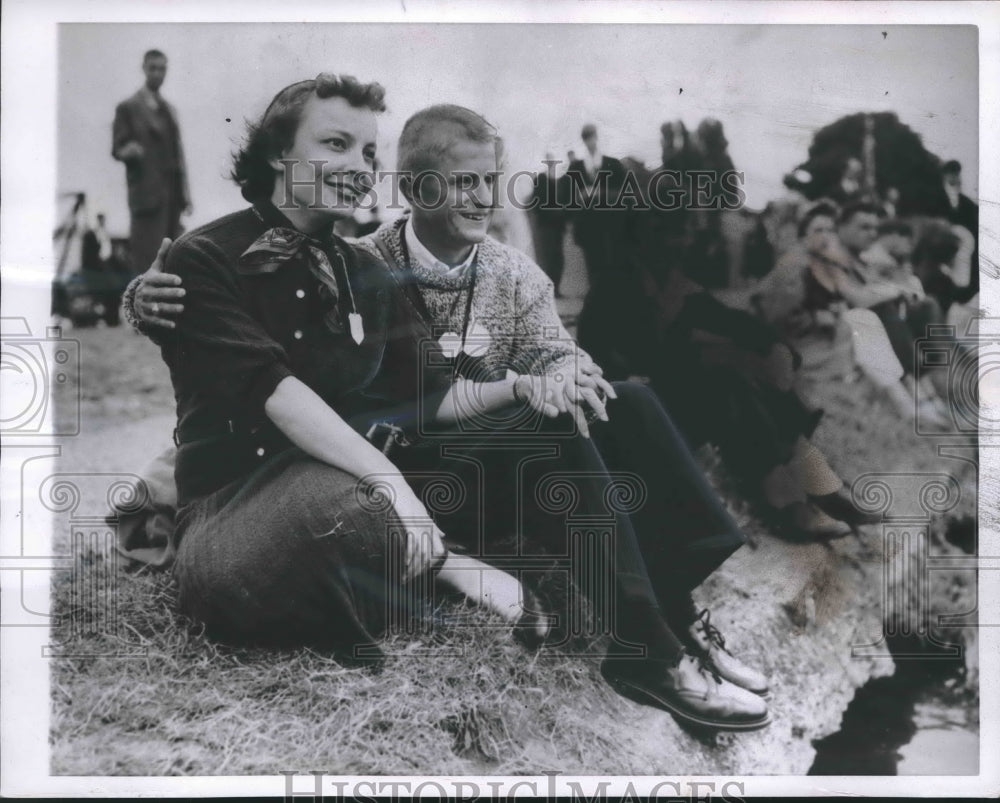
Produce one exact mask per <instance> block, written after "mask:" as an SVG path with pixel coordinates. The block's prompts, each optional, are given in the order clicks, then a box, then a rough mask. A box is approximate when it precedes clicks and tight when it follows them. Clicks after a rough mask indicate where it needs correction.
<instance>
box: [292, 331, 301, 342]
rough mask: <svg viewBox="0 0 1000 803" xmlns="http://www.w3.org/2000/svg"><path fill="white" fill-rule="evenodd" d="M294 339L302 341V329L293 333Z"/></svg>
mask: <svg viewBox="0 0 1000 803" xmlns="http://www.w3.org/2000/svg"><path fill="white" fill-rule="evenodd" d="M292 337H294V338H295V339H296V340H301V339H302V330H301V329H296V330H295V331H294V332H292Z"/></svg>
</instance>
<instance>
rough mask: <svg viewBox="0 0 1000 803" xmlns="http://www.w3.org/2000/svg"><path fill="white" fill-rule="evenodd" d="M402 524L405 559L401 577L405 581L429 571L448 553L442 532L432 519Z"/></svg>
mask: <svg viewBox="0 0 1000 803" xmlns="http://www.w3.org/2000/svg"><path fill="white" fill-rule="evenodd" d="M404 526H406V552H405V555H406V560H405V564H404V566H403V575H402V578H401V579H402V581H403V582H404V583H406V582H409V581H410V580H412V579H413V578H415V577H419V576H420V575H421V574H423V573H424V572H426V571H429V570H430V569H431V568H432V567H433V566H434V565H435V564H437V563H438V562H439V561H441V560H442V559H443V558H444V557H445V556H446V555H447V554H448V548H447V547H446V546H445V545H444V540H443V538H444V533H443V532H441V530H440V528H439V527H438V526H437V525H436V524H435V523H434V522H433V521H427V523H426V524H416V523H414V524H410V525H404Z"/></svg>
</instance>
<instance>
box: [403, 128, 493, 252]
mask: <svg viewBox="0 0 1000 803" xmlns="http://www.w3.org/2000/svg"><path fill="white" fill-rule="evenodd" d="M437 161H438V164H437V165H436V166H435V168H434V172H428V173H426V174H425V175H423V177H420V176H419V175H418V176H415V177H414V178H415V183H416V186H415V189H416V193H415V194H414V197H413V217H414V220H415V221H416V222H417V226H418V228H419V231H420V232H421V233H422V234H423V233H426V234H428V235H430V236H429V239H432V240H434V241H435V243H438V244H441V245H443V246H446V247H447V248H449V249H452V250H454V249H462V248H467V247H471V246H473V245H476V244H477V243H481V242H482V241H483V240H484V239H485V238H486V234H487V232H488V231H489V227H490V220H491V219H492V216H493V209H494V206H495V198H494V193H495V190H496V180H497V178H498V176H497V146H496V143H495V142H473V141H470V140H467V139H460V140H457V141H456V142H454V143H452V145H451V146H450V147H449V148H448V149H447V151H446V152H445V155H444V156H442V157H441V158H440V159H438V160H437Z"/></svg>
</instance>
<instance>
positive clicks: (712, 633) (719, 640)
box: [698, 608, 729, 652]
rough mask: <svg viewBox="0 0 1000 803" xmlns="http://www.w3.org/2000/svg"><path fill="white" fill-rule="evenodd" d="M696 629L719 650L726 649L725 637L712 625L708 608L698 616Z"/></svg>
mask: <svg viewBox="0 0 1000 803" xmlns="http://www.w3.org/2000/svg"><path fill="white" fill-rule="evenodd" d="M698 627H699V629H700V630H701V631H702V632H704V634H705V636H706V637H707V638H708V640H709V641H711V642H713V643H715V644H718V645H719V648H720V649H723V650H725V649H726V637H725V636H723V635H722V633H720V632H719V628H717V627H716V626H715V625H713V624H712V612H711V611H710V610H708V608H705V609H704V610H702V612H701V613H699V614H698ZM726 652H729V650H726Z"/></svg>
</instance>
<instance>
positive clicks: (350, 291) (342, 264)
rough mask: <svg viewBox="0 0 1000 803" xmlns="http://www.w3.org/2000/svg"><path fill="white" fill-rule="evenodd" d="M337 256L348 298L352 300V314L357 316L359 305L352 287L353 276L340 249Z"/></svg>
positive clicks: (337, 250)
mask: <svg viewBox="0 0 1000 803" xmlns="http://www.w3.org/2000/svg"><path fill="white" fill-rule="evenodd" d="M336 254H337V261H338V262H339V263H340V268H341V270H342V271H343V272H344V284H346V285H347V296H348V298H350V299H351V312H353V313H354V314H355V315H357V314H358V305H357V304H356V303H355V301H354V289H353V288H352V287H351V275H350V274H349V273H348V272H347V260H345V259H344V255H343V254H342V253H340V249H339V248H337V249H336ZM331 267H332V265H331Z"/></svg>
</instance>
